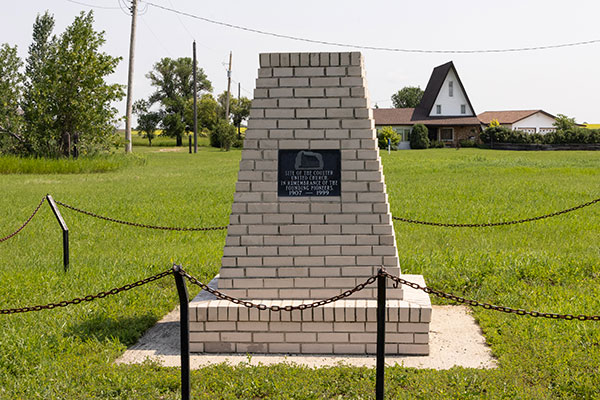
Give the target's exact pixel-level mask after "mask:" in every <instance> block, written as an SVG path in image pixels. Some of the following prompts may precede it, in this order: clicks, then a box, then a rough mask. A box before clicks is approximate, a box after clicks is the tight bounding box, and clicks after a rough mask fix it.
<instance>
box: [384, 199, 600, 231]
mask: <svg viewBox="0 0 600 400" xmlns="http://www.w3.org/2000/svg"><path fill="white" fill-rule="evenodd" d="M598 202H600V198H597V199H595V200H592V201H588V202H587V203H583V204H580V205H578V206H575V207H571V208H567V209H566V210H562V211H557V212H554V213H551V214H545V215H540V216H538V217H532V218H524V219H517V220H514V221H501V222H488V223H486V224H452V223H445V222H429V221H419V220H416V219H408V218H400V217H392V218H393V219H394V220H396V221H402V222H408V223H410V224H419V225H431V226H443V227H447V228H485V227H492V226H503V225H516V224H523V223H525V222H532V221H539V220H540V219H545V218H551V217H556V216H558V215H562V214H566V213H569V212H571V211H575V210H579V209H581V208H584V207H588V206H591V205H593V204H596V203H598Z"/></svg>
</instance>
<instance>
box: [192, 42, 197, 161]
mask: <svg viewBox="0 0 600 400" xmlns="http://www.w3.org/2000/svg"><path fill="white" fill-rule="evenodd" d="M192 49H193V51H194V67H193V68H194V153H197V152H198V80H197V79H198V77H197V76H196V75H197V74H196V70H197V69H198V67H197V62H196V41H195V40H194V44H193V46H192Z"/></svg>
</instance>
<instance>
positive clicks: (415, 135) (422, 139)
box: [410, 124, 429, 149]
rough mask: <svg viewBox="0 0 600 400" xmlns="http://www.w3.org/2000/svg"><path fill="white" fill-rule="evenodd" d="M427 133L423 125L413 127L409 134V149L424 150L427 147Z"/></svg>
mask: <svg viewBox="0 0 600 400" xmlns="http://www.w3.org/2000/svg"><path fill="white" fill-rule="evenodd" d="M428 135H429V131H428V130H427V127H426V126H425V125H423V124H415V125H413V128H412V132H411V133H410V147H411V149H426V148H428V147H429V137H428Z"/></svg>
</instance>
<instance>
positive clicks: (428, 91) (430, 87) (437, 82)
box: [417, 61, 477, 116]
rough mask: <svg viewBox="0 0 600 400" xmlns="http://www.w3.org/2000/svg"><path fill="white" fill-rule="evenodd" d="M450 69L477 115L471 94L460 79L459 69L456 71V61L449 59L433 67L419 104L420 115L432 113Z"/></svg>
mask: <svg viewBox="0 0 600 400" xmlns="http://www.w3.org/2000/svg"><path fill="white" fill-rule="evenodd" d="M450 70H453V71H454V75H456V79H457V80H458V84H459V85H460V88H461V89H462V91H463V93H464V94H465V98H466V99H467V103H469V107H470V108H471V111H473V114H474V115H477V114H476V113H475V109H474V108H473V105H472V104H471V100H469V95H468V94H467V91H466V90H465V87H464V86H463V84H462V81H461V80H460V76H459V75H458V71H456V68H455V67H454V63H453V62H452V61H448V62H447V63H446V64H442V65H440V66H437V67H435V68H434V69H433V72H432V73H431V77H430V78H429V82H427V87H426V88H425V93H423V98H422V99H421V102H420V103H419V105H418V106H417V109H418V110H419V114H420V115H427V116H428V115H429V114H430V113H431V110H432V109H433V106H434V104H435V99H437V97H438V94H439V93H440V90H441V89H442V85H443V84H444V80H445V79H446V76H448V72H450Z"/></svg>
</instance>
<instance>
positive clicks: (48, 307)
mask: <svg viewBox="0 0 600 400" xmlns="http://www.w3.org/2000/svg"><path fill="white" fill-rule="evenodd" d="M172 273H173V270H172V269H168V270H166V271H164V272H161V273H158V274H156V275H153V276H151V277H148V278H146V279H141V280H139V281H137V282H134V283H129V284H127V285H124V286H121V287H117V288H114V289H111V290H108V291H105V292H99V293H97V294H94V295H92V294H89V295H87V296H84V297H76V298H74V299H73V300H63V301H60V302H58V303H48V304H44V305H39V306H29V307H19V308H7V309H3V310H1V309H0V314H18V313H26V312H30V311H40V310H52V309H53V308H56V307H66V306H68V305H71V304H79V303H82V302H85V301H92V300H95V299H102V298H104V297H107V296H111V295H115V294H117V293H121V292H125V291H127V290H131V289H133V288H136V287H139V286H142V285H145V284H146V283H150V282H154V281H156V280H159V279H162V278H164V277H165V276H169V275H171V274H172Z"/></svg>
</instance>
